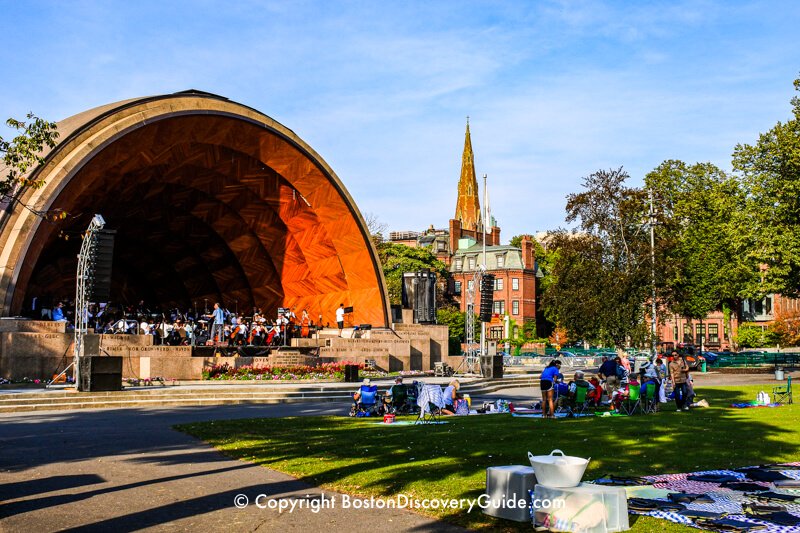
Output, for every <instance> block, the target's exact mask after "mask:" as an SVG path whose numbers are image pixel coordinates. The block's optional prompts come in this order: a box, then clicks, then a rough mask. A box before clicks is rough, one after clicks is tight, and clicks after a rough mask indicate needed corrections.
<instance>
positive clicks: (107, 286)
mask: <svg viewBox="0 0 800 533" xmlns="http://www.w3.org/2000/svg"><path fill="white" fill-rule="evenodd" d="M116 234H117V232H116V230H110V229H103V230H100V231H99V232H98V234H97V244H96V245H95V249H94V274H93V276H92V278H93V281H92V282H90V283H89V284H88V285H87V287H86V289H87V290H86V297H87V299H88V300H89V301H90V302H107V301H109V300H110V299H111V264H112V263H113V261H114V236H115V235H116Z"/></svg>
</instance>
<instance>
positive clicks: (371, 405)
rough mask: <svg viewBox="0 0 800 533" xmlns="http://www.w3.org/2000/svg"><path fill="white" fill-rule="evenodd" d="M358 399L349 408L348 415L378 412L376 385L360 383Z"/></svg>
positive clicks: (358, 415) (359, 415) (365, 414)
mask: <svg viewBox="0 0 800 533" xmlns="http://www.w3.org/2000/svg"><path fill="white" fill-rule="evenodd" d="M358 392H359V393H360V395H359V398H358V400H356V401H355V405H353V408H352V409H351V410H350V416H356V417H362V416H370V415H372V414H379V413H378V386H377V385H361V388H360V389H359V390H358Z"/></svg>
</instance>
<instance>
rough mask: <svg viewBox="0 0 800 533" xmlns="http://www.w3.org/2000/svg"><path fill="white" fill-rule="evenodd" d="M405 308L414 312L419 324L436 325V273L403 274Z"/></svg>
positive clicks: (427, 271) (423, 271) (415, 319)
mask: <svg viewBox="0 0 800 533" xmlns="http://www.w3.org/2000/svg"><path fill="white" fill-rule="evenodd" d="M402 289H403V293H402V298H403V307H405V308H406V309H413V310H414V322H415V323H417V324H435V323H436V273H435V272H431V271H430V270H420V271H418V272H405V273H403V285H402Z"/></svg>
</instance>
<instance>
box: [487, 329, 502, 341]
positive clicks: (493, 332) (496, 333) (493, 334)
mask: <svg viewBox="0 0 800 533" xmlns="http://www.w3.org/2000/svg"><path fill="white" fill-rule="evenodd" d="M489 338H490V339H502V338H503V328H489Z"/></svg>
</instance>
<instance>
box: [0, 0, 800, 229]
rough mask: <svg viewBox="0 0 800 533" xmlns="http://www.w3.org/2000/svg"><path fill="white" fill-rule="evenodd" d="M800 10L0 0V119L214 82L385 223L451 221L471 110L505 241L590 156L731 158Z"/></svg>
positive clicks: (723, 5) (761, 117) (609, 161)
mask: <svg viewBox="0 0 800 533" xmlns="http://www.w3.org/2000/svg"><path fill="white" fill-rule="evenodd" d="M799 21H800V2H797V1H794V0H786V1H772V2H743V1H703V0H693V1H686V2H681V1H664V2H647V1H629V2H621V1H620V2H603V1H599V0H598V1H585V2H583V1H574V2H573V1H533V0H530V1H522V0H516V1H507V2H501V1H485V2H473V1H465V0H461V1H444V0H443V1H435V2H431V1H426V2H422V1H420V2H417V1H403V2H387V1H383V2H381V1H363V2H359V1H352V2H351V1H335V0H328V1H302V0H293V1H286V0H284V1H281V2H273V1H251V2H248V1H236V0H229V1H226V2H222V1H219V2H211V1H194V2H184V1H175V0H169V1H164V0H161V1H158V2H156V1H149V0H137V1H136V2H130V1H126V2H121V1H113V0H108V1H103V2H100V1H96V2H92V1H70V2H59V1H56V0H51V1H24V0H0V22H2V27H3V30H2V32H0V47H2V50H3V51H4V52H3V60H2V73H3V78H2V81H0V117H1V118H3V119H5V118H7V117H17V118H21V117H22V116H24V115H25V113H27V112H29V111H32V112H34V113H36V114H37V115H39V116H41V117H43V118H46V119H48V120H61V119H63V118H66V117H69V116H71V115H74V114H76V113H79V112H81V111H84V110H86V109H89V108H92V107H96V106H99V105H103V104H107V103H110V102H115V101H118V100H123V99H127V98H133V97H138V96H148V95H155V94H165V93H172V92H176V91H182V90H186V89H198V90H202V91H207V92H211V93H215V94H219V95H222V96H225V97H227V98H230V99H231V100H234V101H237V102H240V103H242V104H245V105H248V106H250V107H253V108H255V109H257V110H259V111H261V112H263V113H265V114H267V115H269V116H270V117H272V118H274V119H275V120H277V121H278V122H280V123H282V124H283V125H285V126H286V127H288V128H290V129H292V130H293V131H294V132H295V133H297V134H298V135H299V136H300V137H301V138H302V139H303V140H305V141H306V142H307V143H308V144H309V145H310V146H311V147H312V148H314V150H316V151H317V153H319V154H320V155H321V156H322V157H323V159H325V160H326V161H327V163H328V164H329V165H330V166H331V167H332V168H333V170H334V171H335V172H336V173H337V175H338V176H339V177H340V178H341V179H342V181H343V182H344V184H345V186H346V187H347V189H348V191H349V192H350V194H351V195H352V197H353V198H354V199H355V201H356V203H357V204H358V206H359V208H360V210H361V212H362V213H369V214H372V215H374V216H375V217H377V218H378V219H379V220H380V221H381V222H383V223H384V224H386V226H387V227H388V230H390V231H394V230H423V229H425V228H427V227H428V226H430V225H434V226H435V227H437V228H445V227H447V224H448V220H449V219H450V218H452V217H453V215H454V213H455V206H456V187H457V184H458V179H459V175H460V170H461V153H462V150H463V146H464V130H465V124H466V117H467V116H469V121H470V130H471V135H472V145H473V150H474V153H475V167H476V170H477V172H478V175H479V181H480V176H481V175H483V174H487V176H488V178H487V180H488V183H489V195H490V199H491V210H492V215H493V216H494V217H495V218H496V219H497V222H498V225H499V226H500V227H501V228H502V233H501V236H502V240H503V242H507V241H508V240H509V239H510V238H511V237H512V236H514V235H517V234H520V233H533V232H536V231H543V230H548V229H554V228H557V227H560V226H564V225H565V223H564V206H565V203H566V201H565V198H566V196H567V195H568V194H570V193H572V192H578V191H580V190H581V183H582V178H583V177H585V176H587V175H589V174H591V173H592V172H595V171H597V170H600V169H609V168H618V167H620V166H622V167H624V168H625V170H627V172H628V173H629V174H630V176H631V181H630V184H631V185H634V186H635V185H640V184H641V182H642V179H643V177H644V175H645V174H646V173H647V172H649V171H650V170H652V169H653V168H655V167H656V166H658V164H659V163H661V162H662V161H664V160H666V159H681V160H684V161H686V162H690V163H693V162H696V161H710V162H712V163H715V164H717V165H718V166H720V167H722V168H723V169H730V156H731V153H732V151H733V148H734V146H735V145H736V144H737V143H753V142H754V141H755V140H757V138H758V134H759V133H760V132H764V131H766V130H768V129H769V128H770V127H772V126H773V125H774V124H775V123H776V122H778V121H780V120H786V119H787V118H788V117H789V116H790V109H791V106H790V103H789V100H790V99H791V97H792V96H793V95H794V94H795V93H794V89H793V87H792V81H793V80H794V79H795V78H797V77H798V76H800V34H798V31H797V28H798V22H799ZM8 133H9V132H8V130H7V129H2V128H0V135H3V136H4V137H7V136H8Z"/></svg>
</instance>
